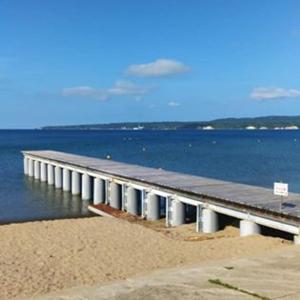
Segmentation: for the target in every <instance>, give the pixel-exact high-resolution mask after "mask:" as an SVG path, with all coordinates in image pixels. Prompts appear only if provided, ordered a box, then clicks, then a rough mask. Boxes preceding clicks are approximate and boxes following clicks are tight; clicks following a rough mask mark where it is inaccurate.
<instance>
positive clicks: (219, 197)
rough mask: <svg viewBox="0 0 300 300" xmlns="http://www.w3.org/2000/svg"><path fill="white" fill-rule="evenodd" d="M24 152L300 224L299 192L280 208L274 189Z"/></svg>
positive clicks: (58, 154) (57, 154)
mask: <svg viewBox="0 0 300 300" xmlns="http://www.w3.org/2000/svg"><path fill="white" fill-rule="evenodd" d="M23 153H24V154H28V155H31V156H35V157H37V158H42V159H43V158H44V159H48V160H53V161H54V162H59V163H62V164H70V165H73V166H77V167H81V168H84V169H87V170H91V171H95V172H100V173H102V174H107V175H110V176H112V177H114V176H115V177H119V178H124V179H127V180H133V181H135V182H139V183H145V184H147V185H152V186H154V187H156V188H163V189H166V190H171V191H173V192H175V193H177V194H178V195H180V194H184V195H192V196H194V197H199V199H200V198H201V199H202V198H205V200H206V201H208V202H213V203H218V204H222V205H223V206H229V207H235V206H236V207H240V208H245V209H248V210H255V211H261V212H263V213H265V214H268V213H271V214H273V215H275V216H278V217H282V218H284V219H288V220H292V221H293V223H295V222H297V224H298V223H300V194H295V193H290V194H289V196H288V197H287V198H284V199H283V200H284V201H283V205H282V207H281V208H280V202H281V199H280V198H279V197H276V196H274V195H273V190H271V189H266V188H262V187H256V186H251V185H246V184H240V183H234V182H227V181H222V180H216V179H211V178H205V177H200V176H193V175H188V174H182V173H177V172H171V171H166V170H162V169H154V168H148V167H142V166H137V165H132V164H126V163H122V162H116V161H112V160H105V159H99V158H92V157H86V156H80V155H74V154H69V153H64V152H57V151H49V150H45V151H23Z"/></svg>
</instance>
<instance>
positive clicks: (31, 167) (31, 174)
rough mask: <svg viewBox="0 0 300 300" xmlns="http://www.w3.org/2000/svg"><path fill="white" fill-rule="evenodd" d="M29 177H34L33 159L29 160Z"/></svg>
mask: <svg viewBox="0 0 300 300" xmlns="http://www.w3.org/2000/svg"><path fill="white" fill-rule="evenodd" d="M28 175H29V176H30V177H33V175H34V161H33V159H31V158H29V159H28Z"/></svg>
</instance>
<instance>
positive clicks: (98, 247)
mask: <svg viewBox="0 0 300 300" xmlns="http://www.w3.org/2000/svg"><path fill="white" fill-rule="evenodd" d="M157 227H159V226H157ZM154 228H155V226H154ZM290 245H291V243H290V242H288V241H284V240H282V239H280V238H270V237H263V236H251V237H247V238H240V237H239V236H238V230H237V229H236V228H233V227H228V228H226V229H225V230H223V231H220V232H218V233H217V234H215V235H201V234H196V233H195V231H194V226H191V225H186V226H183V227H180V228H178V229H176V228H175V229H165V230H158V229H157V228H156V229H155V230H153V229H151V228H146V227H144V226H142V225H140V224H133V223H130V222H127V221H125V220H120V219H114V218H103V217H93V218H86V219H72V220H56V221H41V222H29V223H24V224H11V225H4V226H1V227H0V275H1V276H0V299H14V298H17V297H21V296H22V297H29V296H35V295H40V294H46V293H49V292H54V291H58V290H62V289H65V288H70V287H75V286H80V285H94V284H100V283H107V282H110V281H115V280H122V279H126V278H129V277H132V276H139V275H145V274H147V273H149V272H151V271H154V270H157V269H162V268H170V267H179V266H184V265H192V264H194V263H200V262H206V261H207V262H209V261H215V260H219V259H225V258H226V259H227V258H241V257H249V256H253V255H257V254H261V253H265V252H269V251H271V250H272V249H280V248H283V247H289V246H290Z"/></svg>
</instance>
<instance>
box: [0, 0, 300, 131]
mask: <svg viewBox="0 0 300 300" xmlns="http://www.w3.org/2000/svg"><path fill="white" fill-rule="evenodd" d="M299 53H300V2H299V1H289V0H283V1H279V0H272V1H264V0H260V1H254V0H251V1H250V0H249V1H246V0H240V1H235V0H232V1H231V0H224V1H221V0H215V1H214V0H208V1H201V0H195V1H193V0H189V1H184V0H181V1H180V0H176V1H175V0H174V1H170V0H164V1H162V0H152V1H143V0H139V1H133V0H127V1H126V0H122V1H121V0H119V1H116V0H107V1H104V0H103V1H101V0H97V1H96V0H95V1H93V0H89V1H86V0H85V1H81V0H72V1H71V0H59V1H58V0H44V1H37V0H36V1H34V0H27V1H21V0H18V1H16V0H0V101H1V108H0V128H34V127H39V126H43V125H53V124H81V123H106V122H121V121H165V120H182V121H188V120H209V119H214V118H221V117H243V116H261V115H295V114H298V115H300V57H299Z"/></svg>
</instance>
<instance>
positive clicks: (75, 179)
mask: <svg viewBox="0 0 300 300" xmlns="http://www.w3.org/2000/svg"><path fill="white" fill-rule="evenodd" d="M79 194H80V173H78V172H76V171H72V195H79Z"/></svg>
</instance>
